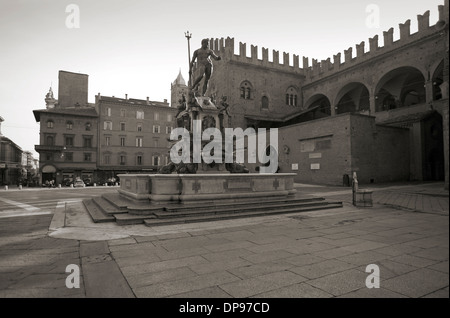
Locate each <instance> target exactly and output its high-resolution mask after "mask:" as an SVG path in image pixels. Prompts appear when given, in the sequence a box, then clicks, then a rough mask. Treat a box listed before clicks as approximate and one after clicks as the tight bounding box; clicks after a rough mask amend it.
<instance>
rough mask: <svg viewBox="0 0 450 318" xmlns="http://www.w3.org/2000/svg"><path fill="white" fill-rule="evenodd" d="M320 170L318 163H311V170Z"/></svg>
mask: <svg viewBox="0 0 450 318" xmlns="http://www.w3.org/2000/svg"><path fill="white" fill-rule="evenodd" d="M319 169H320V163H312V164H311V170H319Z"/></svg>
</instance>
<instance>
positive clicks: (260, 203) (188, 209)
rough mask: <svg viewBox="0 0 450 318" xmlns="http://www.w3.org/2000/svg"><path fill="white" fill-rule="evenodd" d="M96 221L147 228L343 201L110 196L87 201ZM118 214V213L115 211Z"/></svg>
mask: <svg viewBox="0 0 450 318" xmlns="http://www.w3.org/2000/svg"><path fill="white" fill-rule="evenodd" d="M83 203H84V206H85V207H86V209H87V211H88V213H89V214H90V215H91V218H92V220H93V221H94V222H111V221H115V222H116V223H117V224H118V225H130V224H142V223H145V225H147V226H156V225H167V224H180V223H192V222H202V221H214V220H224V219H232V218H243V217H251V216H263V215H273V214H282V213H296V212H304V211H313V210H322V209H332V208H341V207H342V202H334V201H333V202H330V201H326V200H325V199H324V198H320V197H304V198H302V197H299V196H294V197H285V198H272V199H265V200H254V199H250V200H236V201H234V202H221V201H218V202H201V203H188V204H182V203H174V202H167V203H165V204H152V203H150V201H148V202H141V201H136V202H135V201H133V200H130V199H127V198H123V197H122V196H121V195H120V194H108V195H103V196H101V197H97V198H94V199H86V200H84V201H83ZM114 211H117V212H114Z"/></svg>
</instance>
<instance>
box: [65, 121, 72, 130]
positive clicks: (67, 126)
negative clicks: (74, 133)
mask: <svg viewBox="0 0 450 318" xmlns="http://www.w3.org/2000/svg"><path fill="white" fill-rule="evenodd" d="M66 128H67V129H68V130H72V128H73V123H72V122H71V121H70V120H68V121H66Z"/></svg>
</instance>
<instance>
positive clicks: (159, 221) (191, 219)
mask: <svg viewBox="0 0 450 318" xmlns="http://www.w3.org/2000/svg"><path fill="white" fill-rule="evenodd" d="M335 208H342V203H341V202H329V203H327V204H320V205H309V206H302V207H295V208H287V209H273V210H270V209H269V210H267V209H261V210H259V211H250V212H242V211H238V210H236V212H234V213H232V212H227V213H213V212H211V213H210V214H201V215H199V214H198V213H193V215H191V216H188V215H184V216H171V217H166V218H159V217H157V218H152V219H145V220H144V223H145V225H146V226H150V227H151V226H160V225H172V224H183V223H195V222H208V221H220V220H228V219H236V218H247V217H256V216H267V215H276V214H287V213H298V212H307V211H315V210H325V209H335Z"/></svg>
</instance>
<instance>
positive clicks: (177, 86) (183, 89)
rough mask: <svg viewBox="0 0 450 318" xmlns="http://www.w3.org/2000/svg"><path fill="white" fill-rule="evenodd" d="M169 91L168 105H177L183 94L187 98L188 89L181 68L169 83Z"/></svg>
mask: <svg viewBox="0 0 450 318" xmlns="http://www.w3.org/2000/svg"><path fill="white" fill-rule="evenodd" d="M170 91H171V94H170V107H177V106H178V105H179V100H181V99H182V96H183V95H184V96H185V97H186V98H187V95H188V92H189V90H188V86H187V85H186V81H185V80H184V78H183V75H181V69H180V72H179V73H178V76H177V78H176V79H175V81H173V82H172V84H171V85H170Z"/></svg>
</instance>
